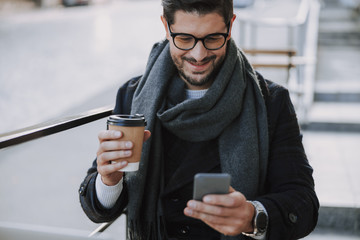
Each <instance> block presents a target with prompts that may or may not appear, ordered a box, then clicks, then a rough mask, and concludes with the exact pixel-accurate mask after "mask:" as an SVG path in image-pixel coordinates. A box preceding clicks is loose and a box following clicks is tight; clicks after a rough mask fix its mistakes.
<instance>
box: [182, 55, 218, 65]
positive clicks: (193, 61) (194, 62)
mask: <svg viewBox="0 0 360 240" xmlns="http://www.w3.org/2000/svg"><path fill="white" fill-rule="evenodd" d="M215 58H216V56H215V55H213V56H209V57H205V58H203V59H202V60H201V61H197V60H196V59H195V58H190V57H182V58H181V59H182V60H185V61H188V62H190V63H193V64H196V63H204V62H209V61H211V60H214V59H215Z"/></svg>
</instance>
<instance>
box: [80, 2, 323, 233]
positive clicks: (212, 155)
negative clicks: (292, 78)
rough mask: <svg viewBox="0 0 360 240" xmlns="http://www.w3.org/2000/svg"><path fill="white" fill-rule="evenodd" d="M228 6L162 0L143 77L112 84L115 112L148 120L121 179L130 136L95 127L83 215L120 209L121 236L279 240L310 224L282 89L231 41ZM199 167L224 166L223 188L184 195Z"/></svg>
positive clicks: (304, 165)
mask: <svg viewBox="0 0 360 240" xmlns="http://www.w3.org/2000/svg"><path fill="white" fill-rule="evenodd" d="M232 4H233V3H232V1H231V0H163V1H162V5H163V8H164V14H163V16H162V17H161V20H162V23H163V25H164V28H165V31H166V39H167V40H165V41H163V42H160V43H157V44H155V46H154V47H153V49H152V51H151V53H150V57H149V60H148V64H147V68H146V71H145V73H144V75H143V76H141V77H137V78H134V79H132V80H130V81H129V82H127V83H126V84H125V85H124V86H122V87H121V88H120V90H119V92H118V96H117V101H116V106H115V109H114V113H115V114H120V113H122V114H129V113H132V114H136V113H141V114H144V115H145V118H146V119H147V122H148V130H146V131H145V132H144V141H145V142H144V146H143V153H142V160H141V165H140V169H139V170H138V171H137V172H136V173H126V175H125V176H124V173H123V172H121V169H122V168H123V167H125V166H126V165H127V162H126V157H128V156H130V155H131V154H132V152H131V149H132V147H133V143H132V142H126V141H122V138H121V137H122V133H121V132H116V131H108V130H107V131H102V132H101V133H99V136H98V137H99V142H100V144H99V149H98V152H97V159H96V161H94V163H93V166H92V168H90V169H89V170H88V175H87V177H86V178H85V180H84V182H83V183H82V184H81V187H80V200H81V204H82V207H83V209H84V211H85V212H86V214H87V215H88V217H89V218H90V219H91V220H93V221H95V222H105V221H111V220H114V219H116V218H117V217H118V216H119V215H120V214H121V213H122V211H123V210H124V208H125V207H126V208H127V211H128V213H127V214H128V215H127V216H128V220H127V221H128V235H129V238H130V239H252V238H254V239H276V240H279V239H281V240H283V239H298V238H301V237H304V236H306V235H307V234H309V233H310V232H311V231H312V230H313V229H314V227H315V225H316V222H317V216H318V208H319V203H318V199H317V197H316V194H315V192H314V182H313V178H312V168H311V167H310V165H309V163H308V161H307V159H306V155H305V153H304V149H303V146H302V143H301V135H300V132H299V127H298V123H297V119H296V114H295V112H294V109H293V106H292V104H291V102H290V98H289V94H288V92H287V91H286V90H285V89H284V88H282V87H280V86H278V85H276V84H274V83H272V82H270V81H265V80H264V79H263V78H262V76H261V75H259V74H256V73H255V72H254V70H253V69H252V67H251V66H250V64H249V63H248V61H247V60H246V57H245V56H244V55H243V53H242V52H241V51H240V50H239V49H238V48H237V47H236V45H235V43H234V41H233V40H232V39H231V28H232V25H233V23H234V20H235V15H233V5H232ZM150 135H151V137H150ZM113 160H117V161H118V163H116V164H112V163H111V162H112V161H113ZM199 172H211V173H219V172H226V173H229V174H230V175H231V178H232V181H231V187H230V189H229V193H228V194H224V195H207V196H205V197H204V198H203V201H195V200H192V191H193V178H194V175H195V174H196V173H199Z"/></svg>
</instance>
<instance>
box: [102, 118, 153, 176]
mask: <svg viewBox="0 0 360 240" xmlns="http://www.w3.org/2000/svg"><path fill="white" fill-rule="evenodd" d="M107 126H108V129H109V130H116V131H121V132H122V133H123V136H122V137H121V138H120V140H121V141H131V142H132V143H133V144H134V146H133V149H132V155H131V156H130V157H127V158H122V159H121V161H122V160H126V161H127V162H128V165H127V166H126V167H124V168H122V169H121V170H119V171H121V172H132V171H137V170H138V169H139V164H140V159H141V151H142V145H143V141H144V130H145V126H146V120H145V117H144V115H140V114H135V115H111V116H110V117H109V118H108V120H107ZM119 161H120V159H119ZM113 162H117V161H113Z"/></svg>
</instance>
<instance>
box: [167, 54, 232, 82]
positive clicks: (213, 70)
mask: <svg viewBox="0 0 360 240" xmlns="http://www.w3.org/2000/svg"><path fill="white" fill-rule="evenodd" d="M216 58H217V56H215V55H213V56H209V57H206V58H204V59H203V60H202V61H201V62H211V65H210V67H209V69H207V70H206V71H203V72H189V70H185V69H184V62H185V61H187V62H190V63H193V64H196V63H197V61H196V60H195V59H194V58H187V57H184V56H183V57H181V58H180V60H179V59H178V58H175V57H174V56H172V59H173V62H174V64H175V65H176V67H177V69H178V72H179V75H180V77H181V78H182V79H183V80H185V82H187V83H188V84H190V85H192V86H196V87H202V86H210V85H211V84H212V82H213V81H214V80H215V77H216V75H217V73H218V72H219V70H220V67H221V65H222V63H223V61H224V59H225V55H224V56H220V57H219V59H218V61H216ZM206 72H207V73H206ZM201 75H202V76H201Z"/></svg>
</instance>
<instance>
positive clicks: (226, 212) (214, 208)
mask: <svg viewBox="0 0 360 240" xmlns="http://www.w3.org/2000/svg"><path fill="white" fill-rule="evenodd" d="M187 207H188V208H189V209H191V210H193V211H196V212H201V213H204V214H209V215H216V216H222V217H229V216H232V215H233V212H234V211H233V209H232V208H227V207H222V206H219V205H210V204H205V203H202V202H200V201H195V200H190V201H189V202H188V203H187Z"/></svg>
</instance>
